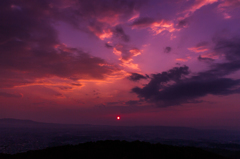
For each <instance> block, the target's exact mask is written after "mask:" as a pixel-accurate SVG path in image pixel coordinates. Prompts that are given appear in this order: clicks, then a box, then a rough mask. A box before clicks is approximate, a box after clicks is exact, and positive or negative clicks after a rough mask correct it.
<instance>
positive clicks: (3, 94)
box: [0, 92, 23, 98]
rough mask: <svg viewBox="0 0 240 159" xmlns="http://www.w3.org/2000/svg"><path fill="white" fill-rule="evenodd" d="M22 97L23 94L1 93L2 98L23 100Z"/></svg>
mask: <svg viewBox="0 0 240 159" xmlns="http://www.w3.org/2000/svg"><path fill="white" fill-rule="evenodd" d="M22 96H23V95H21V94H13V93H6V92H0V97H8V98H22Z"/></svg>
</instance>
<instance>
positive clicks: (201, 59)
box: [198, 55, 214, 62]
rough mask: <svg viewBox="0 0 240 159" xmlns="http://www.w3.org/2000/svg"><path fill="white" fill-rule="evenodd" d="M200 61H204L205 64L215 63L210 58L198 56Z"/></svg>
mask: <svg viewBox="0 0 240 159" xmlns="http://www.w3.org/2000/svg"><path fill="white" fill-rule="evenodd" d="M198 60H199V61H204V62H213V61H214V59H212V58H208V57H202V56H201V55H199V56H198Z"/></svg>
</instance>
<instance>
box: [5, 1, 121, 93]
mask: <svg viewBox="0 0 240 159" xmlns="http://www.w3.org/2000/svg"><path fill="white" fill-rule="evenodd" d="M50 2H51V3H50ZM54 2H55V1H44V0H43V1H36V2H34V3H33V2H32V1H7V2H6V1H1V2H0V6H1V8H2V9H1V10H2V14H1V15H0V20H1V21H2V22H3V23H1V28H2V29H1V31H0V35H1V36H0V52H1V53H0V74H1V77H0V83H1V84H0V87H1V88H2V87H13V86H18V85H25V84H29V83H33V82H35V81H36V80H37V79H41V78H51V77H59V78H66V79H69V80H78V79H100V80H101V79H105V78H106V77H107V76H108V75H111V74H112V73H115V72H116V71H120V69H118V68H117V67H116V66H114V65H110V64H108V63H107V62H106V61H105V60H104V59H101V58H99V57H93V56H91V55H90V54H89V53H86V52H84V51H82V50H81V49H78V48H71V47H68V46H66V45H64V44H62V43H60V41H59V39H58V33H57V31H56V30H55V28H54V27H53V21H56V20H58V19H59V18H62V19H64V17H59V15H57V13H59V14H60V15H61V14H63V13H62V12H64V9H65V8H63V11H62V10H61V7H60V6H61V5H60V4H58V3H57V2H55V3H54ZM60 2H63V1H59V3H60ZM69 2H70V1H69ZM12 5H14V6H13V7H12ZM16 6H17V7H16ZM29 6H31V7H29ZM71 7H73V6H70V8H71ZM3 8H5V9H3ZM64 15H65V14H64Z"/></svg>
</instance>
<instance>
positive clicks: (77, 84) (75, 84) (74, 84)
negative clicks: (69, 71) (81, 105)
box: [72, 83, 82, 86]
mask: <svg viewBox="0 0 240 159" xmlns="http://www.w3.org/2000/svg"><path fill="white" fill-rule="evenodd" d="M72 85H73V86H82V84H81V83H72Z"/></svg>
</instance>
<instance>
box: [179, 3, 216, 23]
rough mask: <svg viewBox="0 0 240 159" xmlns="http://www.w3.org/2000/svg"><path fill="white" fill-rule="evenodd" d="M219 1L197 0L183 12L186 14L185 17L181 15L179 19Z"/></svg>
mask: <svg viewBox="0 0 240 159" xmlns="http://www.w3.org/2000/svg"><path fill="white" fill-rule="evenodd" d="M216 2H218V0H195V2H194V4H193V5H191V6H190V7H189V8H188V9H186V10H185V11H183V12H182V14H184V16H183V17H180V18H179V20H182V19H185V18H187V17H189V16H191V15H192V14H193V13H194V12H195V11H196V10H198V9H200V8H202V7H204V6H206V5H209V4H213V3H216Z"/></svg>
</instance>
